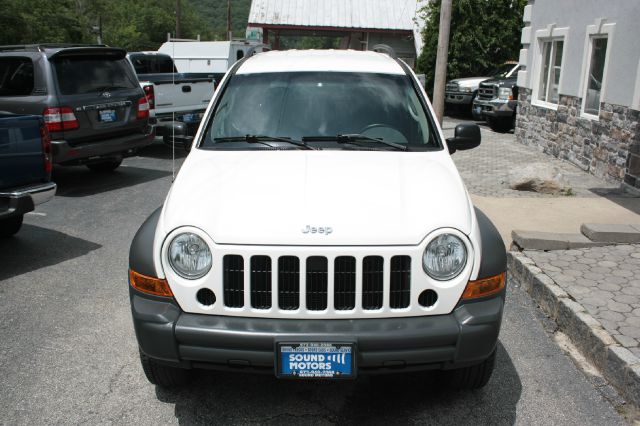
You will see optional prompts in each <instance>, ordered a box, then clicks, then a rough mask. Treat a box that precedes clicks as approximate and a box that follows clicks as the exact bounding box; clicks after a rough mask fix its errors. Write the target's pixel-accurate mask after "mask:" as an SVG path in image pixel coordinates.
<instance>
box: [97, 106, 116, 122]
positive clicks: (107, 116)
mask: <svg viewBox="0 0 640 426" xmlns="http://www.w3.org/2000/svg"><path fill="white" fill-rule="evenodd" d="M98 113H99V114H100V121H102V122H104V123H111V122H113V121H116V120H117V119H118V115H117V114H116V111H115V110H113V109H103V110H102V111H99V112H98Z"/></svg>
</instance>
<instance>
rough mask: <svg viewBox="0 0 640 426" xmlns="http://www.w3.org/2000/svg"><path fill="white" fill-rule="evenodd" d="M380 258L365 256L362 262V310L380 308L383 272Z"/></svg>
mask: <svg viewBox="0 0 640 426" xmlns="http://www.w3.org/2000/svg"><path fill="white" fill-rule="evenodd" d="M383 262H384V261H383V259H382V257H381V256H367V257H365V258H364V259H363V261H362V308H363V309H365V310H374V309H380V308H382V294H383V292H382V286H383V282H382V280H383V279H384V270H383V269H382V265H383Z"/></svg>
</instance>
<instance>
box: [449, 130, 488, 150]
mask: <svg viewBox="0 0 640 426" xmlns="http://www.w3.org/2000/svg"><path fill="white" fill-rule="evenodd" d="M480 139H481V138H480V127H478V125H477V124H471V123H464V124H458V125H457V126H456V130H455V132H454V136H453V137H452V138H449V139H447V145H448V146H449V154H453V153H454V152H456V151H457V150H465V149H472V148H475V147H477V146H479V145H480Z"/></svg>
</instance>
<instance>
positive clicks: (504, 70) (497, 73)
mask: <svg viewBox="0 0 640 426" xmlns="http://www.w3.org/2000/svg"><path fill="white" fill-rule="evenodd" d="M515 66H516V64H502V65H500V66H498V67H496V68H495V69H494V70H493V71H491V73H490V74H489V75H490V76H492V77H500V78H505V77H506V76H507V75H508V74H509V72H510V71H511V70H512V69H513V67H515Z"/></svg>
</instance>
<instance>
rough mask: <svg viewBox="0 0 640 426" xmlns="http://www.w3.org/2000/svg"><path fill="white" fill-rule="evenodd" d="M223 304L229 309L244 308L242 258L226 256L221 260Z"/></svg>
mask: <svg viewBox="0 0 640 426" xmlns="http://www.w3.org/2000/svg"><path fill="white" fill-rule="evenodd" d="M222 268H223V271H222V276H223V281H224V304H225V306H228V307H230V308H242V307H243V306H244V261H243V260H242V256H238V255H233V254H228V255H226V256H225V257H224V258H223V259H222Z"/></svg>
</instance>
